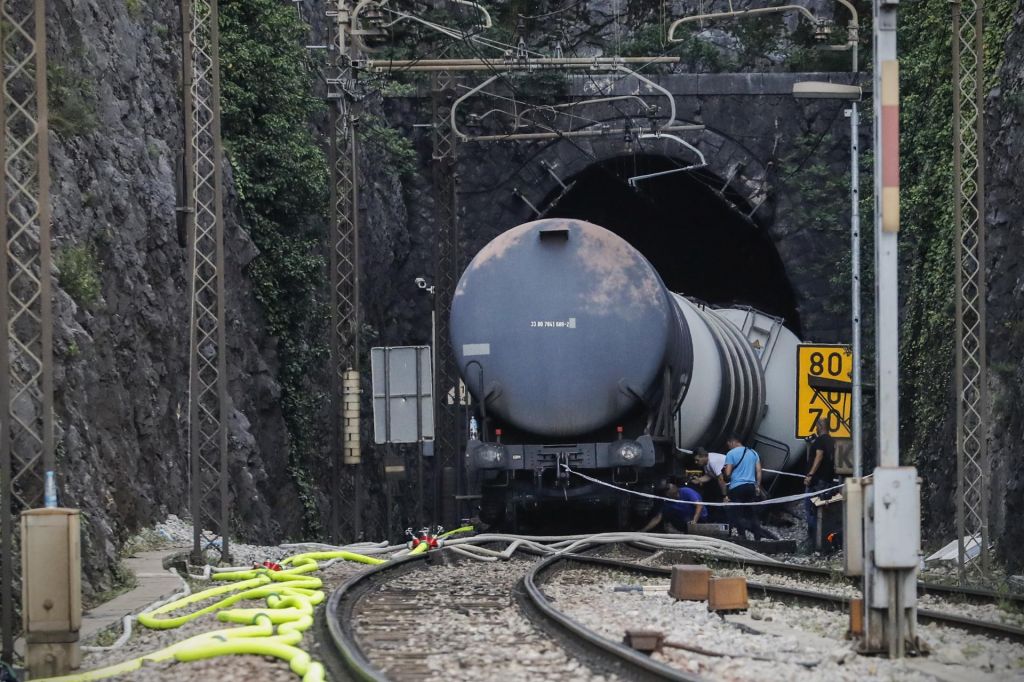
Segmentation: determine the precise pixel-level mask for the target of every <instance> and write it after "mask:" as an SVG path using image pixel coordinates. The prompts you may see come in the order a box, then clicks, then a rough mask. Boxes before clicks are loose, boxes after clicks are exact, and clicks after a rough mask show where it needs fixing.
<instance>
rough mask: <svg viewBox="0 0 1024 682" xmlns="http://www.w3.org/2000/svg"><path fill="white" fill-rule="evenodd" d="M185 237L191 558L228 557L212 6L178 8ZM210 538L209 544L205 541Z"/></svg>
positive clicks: (213, 0)
mask: <svg viewBox="0 0 1024 682" xmlns="http://www.w3.org/2000/svg"><path fill="white" fill-rule="evenodd" d="M181 10H182V30H183V33H184V49H183V59H182V66H183V69H184V78H183V102H184V107H183V108H184V114H185V177H186V179H185V187H186V199H187V201H188V204H187V210H186V212H185V217H186V225H187V228H186V231H187V233H188V246H189V274H190V293H191V296H190V303H189V305H190V314H189V465H190V469H191V510H192V527H193V531H192V533H193V535H192V554H191V561H192V562H193V563H194V564H203V563H206V560H205V557H204V552H205V550H206V549H207V548H208V547H210V546H215V545H214V542H215V541H216V538H217V537H219V538H220V548H219V550H220V558H221V560H222V561H227V560H228V559H229V558H230V556H231V554H230V547H229V544H228V543H229V540H228V536H229V534H230V526H229V521H230V516H231V498H230V491H229V487H228V475H229V472H228V432H227V422H228V384H227V381H228V377H227V343H226V339H225V322H224V317H225V316H224V174H223V167H222V166H223V158H224V152H223V147H222V143H221V128H220V45H219V43H220V29H219V26H218V20H217V0H182V5H181ZM206 532H211V533H213V534H214V536H215V537H209V538H208V537H205V533H206Z"/></svg>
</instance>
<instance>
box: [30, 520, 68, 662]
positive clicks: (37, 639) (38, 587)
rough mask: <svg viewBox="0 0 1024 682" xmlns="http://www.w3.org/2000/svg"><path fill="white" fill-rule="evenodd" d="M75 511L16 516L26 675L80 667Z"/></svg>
mask: <svg viewBox="0 0 1024 682" xmlns="http://www.w3.org/2000/svg"><path fill="white" fill-rule="evenodd" d="M79 538H80V534H79V512H78V510H77V509H59V508H58V509H29V510H27V511H24V512H22V514H21V575H22V576H23V577H22V581H23V585H22V627H23V629H24V632H25V644H26V653H27V656H26V663H27V667H28V669H29V671H30V673H31V674H32V677H33V678H35V677H48V676H51V675H61V674H64V673H66V672H68V671H69V670H71V669H74V668H78V667H79V665H81V652H80V650H79V647H78V631H79V629H80V628H81V625H82V583H81V576H82V558H81V544H80V540H79Z"/></svg>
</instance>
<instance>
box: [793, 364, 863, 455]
mask: <svg viewBox="0 0 1024 682" xmlns="http://www.w3.org/2000/svg"><path fill="white" fill-rule="evenodd" d="M852 373H853V354H852V353H851V352H850V348H849V347H848V346H842V345H824V344H801V345H799V346H797V348H796V437H797V438H804V437H806V436H810V435H811V434H813V433H814V425H815V423H816V422H817V421H818V419H819V418H825V419H828V426H829V430H830V431H831V433H832V436H833V437H835V438H849V437H850V414H851V412H852V406H853V401H852V400H851V396H850V385H851V375H852Z"/></svg>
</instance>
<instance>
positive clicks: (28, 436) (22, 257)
mask: <svg viewBox="0 0 1024 682" xmlns="http://www.w3.org/2000/svg"><path fill="white" fill-rule="evenodd" d="M0 8H2V9H0V18H2V21H3V24H4V27H3V30H2V31H0V54H2V55H3V67H4V68H3V76H2V78H3V87H2V88H0V163H2V166H3V180H2V182H0V228H2V230H3V232H2V234H3V247H4V249H3V254H2V256H0V282H2V286H3V292H2V293H0V329H3V332H4V336H3V338H4V345H3V349H2V352H0V630H2V631H3V634H2V651H0V656H2V660H3V661H4V662H5V663H10V662H11V661H12V659H13V657H14V628H15V622H14V620H15V619H14V615H15V610H16V609H15V595H16V594H17V593H19V592H20V591H21V590H20V587H19V586H20V585H21V582H22V580H21V575H20V572H21V571H20V569H21V560H20V556H19V555H20V552H19V544H20V543H19V539H18V538H17V537H15V534H16V533H18V532H19V531H18V529H17V528H16V524H15V523H14V517H15V515H17V514H19V513H20V512H22V511H24V510H25V509H30V508H33V507H37V506H40V502H41V501H42V499H43V490H44V486H45V481H46V479H47V477H49V476H55V467H56V462H55V458H54V440H53V304H52V296H51V292H50V288H51V285H50V277H51V270H52V268H51V258H50V156H49V147H48V140H49V127H48V108H47V93H46V3H45V0H35V2H31V3H23V2H13V1H12V0H2V5H0ZM11 209H14V210H11ZM9 353H10V354H11V355H13V357H14V360H15V362H11V357H10V356H9Z"/></svg>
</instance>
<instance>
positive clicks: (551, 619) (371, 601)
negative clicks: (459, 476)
mask: <svg viewBox="0 0 1024 682" xmlns="http://www.w3.org/2000/svg"><path fill="white" fill-rule="evenodd" d="M451 556H452V555H451V554H450V553H449V552H448V551H446V550H443V549H442V550H438V551H434V552H431V553H429V554H426V555H419V556H411V557H406V558H404V559H399V560H397V561H395V562H392V563H388V564H383V565H381V566H377V567H375V568H373V569H370V570H368V571H366V572H364V573H361V574H360V575H357V576H355V577H353V578H352V579H351V580H349V581H348V582H347V583H345V584H344V585H343V586H341V587H340V588H339V589H337V590H335V591H334V592H333V593H332V594H331V596H330V598H329V600H328V602H327V606H326V609H325V623H326V628H325V631H326V635H327V637H328V642H327V646H328V647H330V648H333V649H334V651H335V652H336V654H337V661H335V663H336V665H335V666H331V667H333V668H336V669H335V670H334V671H333V672H334V673H335V675H344V676H346V677H349V678H351V679H358V680H374V681H383V680H389V679H390V680H406V679H424V678H428V677H434V678H435V679H437V678H438V677H441V676H443V673H441V672H439V671H437V670H431V669H429V668H428V667H425V666H424V650H423V648H422V646H421V647H416V646H409V640H410V639H411V638H416V637H417V635H416V634H415V633H414V632H412V631H409V630H405V629H404V628H405V626H406V625H408V624H410V623H411V622H412V620H413V619H415V618H417V616H416V615H415V613H414V612H419V613H423V609H424V604H425V603H428V600H431V599H433V598H434V597H435V596H436V595H435V594H430V583H431V582H432V580H435V579H436V578H433V577H431V576H428V575H426V574H425V575H424V577H423V578H422V579H420V580H418V581H417V582H418V583H422V584H423V585H424V589H423V590H422V591H421V590H418V589H409V588H408V587H407V585H408V580H402V578H403V576H408V574H410V573H412V572H416V571H427V569H429V568H431V567H438V566H439V565H441V567H449V568H450V567H453V566H457V565H458V564H460V563H462V562H460V561H458V560H455V561H452V560H451ZM561 559H562V557H560V556H558V557H551V558H549V559H545V560H543V561H540V562H538V563H536V564H533V565H529V567H528V568H527V567H525V566H524V572H525V576H524V577H523V578H522V579H521V580H518V578H517V580H516V582H514V583H512V584H510V585H509V586H506V587H500V586H492V589H489V591H488V593H487V594H483V593H481V592H480V590H478V589H475V587H476V586H474V585H469V584H464V587H461V588H460V589H459V591H458V593H457V594H453V595H452V598H451V600H450V602H449V603H447V604H438V603H436V602H429V603H432V604H435V605H436V608H437V611H436V612H435V613H433V614H432V616H431V617H435V618H437V619H438V623H439V625H438V628H441V627H442V626H441V625H440V623H445V622H446V621H447V622H449V623H450V622H454V621H456V620H458V619H459V618H460V617H461V615H465V613H466V612H467V611H471V612H472V613H473V616H474V617H478V616H481V615H482V616H483V617H484V618H487V617H490V618H491V619H492V620H493V621H499V622H501V623H502V624H504V623H505V621H504V620H502V618H503V617H504V616H503V615H502V614H503V613H507V611H504V612H503V611H502V610H503V609H506V610H507V609H508V608H509V605H510V604H513V603H514V604H515V605H516V606H517V607H518V613H519V614H521V615H522V616H525V618H526V619H527V620H528V622H529V623H528V624H527V626H526V627H528V628H530V629H532V632H529V633H527V635H526V636H525V637H524V641H523V643H522V645H521V646H520V651H519V652H518V653H517V652H516V651H514V650H513V651H512V652H511V656H513V657H516V656H518V657H520V658H523V659H526V660H525V662H517V663H516V665H517V666H518V667H517V671H522V672H525V673H528V674H529V676H530V677H534V676H535V677H536V679H566V680H570V679H571V680H575V679H583V678H586V677H591V678H597V679H629V680H666V679H668V680H678V681H686V682H697V681H698V680H701V679H703V678H700V677H696V676H693V675H688V674H685V673H682V672H680V671H677V670H674V669H672V668H670V667H668V666H665V665H663V664H661V663H658V662H656V661H652V660H650V659H649V658H647V657H646V656H643V655H641V654H638V653H637V652H635V651H633V650H632V649H630V648H629V647H626V646H625V645H622V644H618V643H616V642H611V641H609V640H607V639H605V638H603V637H601V636H599V635H598V634H597V633H594V632H593V631H591V630H589V629H587V628H585V627H584V626H582V625H580V624H579V623H577V622H575V621H573V620H572V619H571V618H568V617H567V616H565V615H564V614H563V613H561V612H560V611H558V610H557V609H555V608H554V607H553V606H552V605H551V603H550V602H549V600H548V599H547V598H546V597H545V596H544V594H543V591H542V588H543V584H544V580H545V579H546V577H547V576H548V575H549V574H550V572H551V571H552V570H554V567H555V565H556V564H557V563H558V562H559V561H560V560H561ZM524 563H525V562H524ZM473 565H474V566H476V567H479V568H480V569H481V570H486V567H487V566H495V564H473ZM506 565H507V564H506ZM429 608H433V607H429ZM446 609H448V610H449V611H450V613H449V614H447V615H446V613H445V610H446ZM460 614H461V615H460ZM443 627H451V626H450V625H444V626H443ZM472 627H474V628H477V629H481V630H483V631H485V632H486V628H487V627H488V624H487V623H483V624H479V623H476V624H472ZM531 641H532V642H533V644H531V643H530V642H531ZM538 642H540V643H542V644H544V645H546V647H547V648H548V649H549V650H550V649H559V650H561V651H560V652H557V653H558V654H559V655H557V656H551V655H548V656H546V657H544V656H538V657H536V658H537V660H536V662H533V660H532V659H531V658H530V657H529V656H522V655H521V654H522V651H523V650H526V649H529V648H531V647H532V646H535V645H536V644H537V643H538ZM481 647H482V648H481V651H479V652H477V651H474V650H472V649H471V648H461V646H460V648H459V649H458V656H460V657H462V658H463V659H471V658H473V657H475V656H478V655H491V656H493V655H505V656H508V655H510V654H509V653H508V652H504V651H501V652H499V651H497V650H499V649H502V647H501V646H499V645H497V644H495V643H491V642H490V640H489V639H488V638H486V637H485V638H483V642H482V643H481ZM548 653H549V654H550V653H551V652H550V651H549V652H548ZM449 655H451V654H449ZM552 658H555V659H557V660H556V662H555V663H554V664H553V665H552V663H551V660H552ZM563 659H564V660H568V661H571V662H572V666H574V667H573V668H572V669H570V668H559V663H558V661H559V660H563ZM448 660H450V661H451V662H452V664H453V665H458V662H457V661H455V660H453V659H452V658H450V659H448ZM384 661H386V664H385V663H383V662H384ZM502 664H503V662H501V661H499V663H498V664H497V665H498V666H500V665H502ZM533 666H536V667H535V668H534V667H533ZM500 672H501V671H500V669H498V668H495V670H494V673H493V674H494V675H498V674H500Z"/></svg>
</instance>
